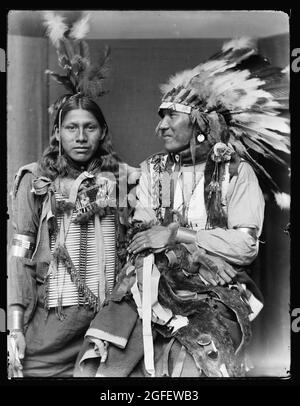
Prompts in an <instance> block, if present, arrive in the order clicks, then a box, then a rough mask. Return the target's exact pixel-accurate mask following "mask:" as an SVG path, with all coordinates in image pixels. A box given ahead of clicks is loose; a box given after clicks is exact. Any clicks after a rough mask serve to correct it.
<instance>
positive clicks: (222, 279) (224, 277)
mask: <svg viewBox="0 0 300 406" xmlns="http://www.w3.org/2000/svg"><path fill="white" fill-rule="evenodd" d="M194 255H195V257H194V261H193V262H194V264H193V265H194V266H195V265H196V264H197V263H198V264H199V270H198V272H199V274H200V275H201V277H202V278H203V279H204V280H205V281H207V282H208V283H210V284H212V285H214V286H216V285H222V286H223V285H225V284H228V283H230V282H232V281H233V279H234V278H235V277H236V275H237V271H236V270H235V269H234V268H233V267H232V266H231V265H230V264H228V263H227V262H226V261H225V260H224V259H222V258H220V257H216V256H214V255H209V254H206V253H205V254H203V252H202V251H200V252H199V255H198V258H197V253H195V254H194Z"/></svg>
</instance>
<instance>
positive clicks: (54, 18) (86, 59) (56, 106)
mask: <svg viewBox="0 0 300 406" xmlns="http://www.w3.org/2000/svg"><path fill="white" fill-rule="evenodd" d="M89 17H90V16H89V14H87V13H83V14H82V15H81V17H80V18H79V19H78V20H77V21H75V22H74V23H73V24H67V23H66V22H65V21H66V17H64V16H62V15H58V14H55V13H54V12H52V11H47V12H44V13H43V19H44V26H45V27H46V35H47V36H48V37H49V38H50V40H51V42H52V44H53V45H54V47H55V48H56V53H57V56H58V64H59V66H60V67H61V68H62V69H63V70H64V71H65V74H64V75H63V74H59V73H56V72H53V71H51V70H46V73H47V74H48V75H50V76H51V77H52V78H53V79H54V80H55V81H56V82H57V83H59V84H61V85H63V86H64V87H65V89H66V90H67V92H68V93H67V94H64V95H62V96H60V97H59V98H58V99H57V100H56V101H55V103H53V104H52V106H50V108H49V112H50V113H51V114H54V116H55V117H56V116H57V114H59V113H60V112H61V108H62V107H63V105H64V103H65V102H66V101H67V100H68V99H69V98H70V97H80V95H81V96H87V97H90V98H91V99H93V101H95V99H96V98H97V97H100V96H103V95H104V94H105V93H107V90H105V88H104V83H105V80H106V78H107V77H108V74H109V70H110V48H109V47H106V48H105V50H104V57H103V60H102V62H101V63H99V64H95V63H91V59H90V53H89V47H88V44H87V42H86V41H85V40H84V38H85V36H86V35H87V33H88V31H89ZM59 121H60V120H59ZM59 125H60V122H59Z"/></svg>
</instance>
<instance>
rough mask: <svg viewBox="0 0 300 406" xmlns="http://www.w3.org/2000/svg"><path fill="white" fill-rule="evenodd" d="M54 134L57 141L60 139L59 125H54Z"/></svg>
mask: <svg viewBox="0 0 300 406" xmlns="http://www.w3.org/2000/svg"><path fill="white" fill-rule="evenodd" d="M54 135H55V139H56V141H59V131H58V128H57V126H55V127H54Z"/></svg>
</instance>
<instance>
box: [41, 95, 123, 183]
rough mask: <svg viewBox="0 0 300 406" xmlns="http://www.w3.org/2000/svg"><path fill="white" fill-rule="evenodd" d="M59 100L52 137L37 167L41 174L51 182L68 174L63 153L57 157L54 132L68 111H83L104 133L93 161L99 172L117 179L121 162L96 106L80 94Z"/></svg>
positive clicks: (67, 165)
mask: <svg viewBox="0 0 300 406" xmlns="http://www.w3.org/2000/svg"><path fill="white" fill-rule="evenodd" d="M61 100H62V105H61V107H60V108H58V110H57V113H56V117H55V120H54V122H53V128H52V136H51V139H50V143H49V146H48V147H47V148H46V149H45V151H44V152H43V154H42V156H41V158H40V160H39V167H40V170H41V172H42V174H43V175H44V176H47V177H49V178H50V179H52V180H54V179H55V178H56V177H57V176H58V175H61V176H65V175H67V174H68V171H69V164H68V161H67V159H66V157H65V156H64V155H63V151H62V155H61V156H59V142H58V141H57V139H56V137H55V131H56V129H57V128H59V124H60V123H59V120H60V122H61V123H62V122H63V120H64V118H65V116H66V114H67V113H68V112H69V111H71V110H77V109H83V110H87V111H89V112H90V113H91V114H93V116H94V117H95V118H96V119H97V121H98V123H99V125H100V127H101V129H102V132H103V133H104V138H103V139H102V141H101V142H100V144H99V147H98V149H97V151H96V153H95V155H94V156H93V159H95V158H98V159H99V160H100V162H101V164H100V169H101V171H105V172H112V173H114V174H115V176H116V177H117V174H118V163H119V162H122V160H121V159H120V158H119V156H118V155H117V153H116V152H115V151H114V149H113V146H112V140H111V137H110V134H109V131H108V126H107V123H106V121H105V118H104V116H103V113H102V111H101V109H100V107H99V106H98V104H97V103H96V102H94V101H93V100H92V99H91V98H90V97H88V96H83V95H81V94H76V95H64V96H62V97H61Z"/></svg>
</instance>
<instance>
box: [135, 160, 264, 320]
mask: <svg viewBox="0 0 300 406" xmlns="http://www.w3.org/2000/svg"><path fill="white" fill-rule="evenodd" d="M159 155H161V156H160V158H161V159H160V162H162V171H161V173H163V172H164V164H165V163H166V161H167V155H166V154H159ZM156 157H157V156H156ZM156 157H155V158H156ZM155 161H157V159H153V157H150V158H148V159H147V160H146V161H144V162H143V163H142V164H141V168H142V174H141V177H140V181H139V185H138V187H137V202H136V207H135V213H134V217H133V221H142V222H144V223H148V222H154V223H157V222H161V219H162V218H163V216H164V214H165V210H166V209H165V208H162V206H163V205H164V198H159V196H158V195H159V191H158V190H159V187H160V188H161V186H158V184H159V183H162V182H164V181H163V180H161V179H159V175H158V173H157V172H158V171H157V169H156V168H155V164H154V162H155ZM204 168H205V163H200V164H196V165H195V178H193V168H192V166H187V167H184V166H181V167H180V168H179V170H178V172H177V173H174V169H175V165H174V167H173V168H172V175H173V176H174V179H175V187H174V200H173V209H174V210H175V211H177V212H178V213H179V216H180V215H181V214H182V213H183V209H184V208H185V212H186V217H187V225H188V227H189V228H190V229H193V230H196V231H197V235H196V243H197V244H198V245H199V247H201V248H204V249H205V250H206V251H207V252H208V253H211V254H215V255H217V256H219V257H221V258H223V259H224V260H226V261H227V262H228V263H230V264H232V265H234V266H237V267H245V266H248V265H250V264H251V263H252V262H253V260H254V259H255V258H256V256H257V254H258V248H259V240H258V237H259V236H260V234H261V231H262V227H263V220H264V208H265V201H264V197H263V193H262V191H261V189H260V186H259V183H258V180H257V177H256V175H255V173H254V170H253V169H252V167H251V165H250V164H248V163H247V162H245V161H243V160H241V162H240V164H239V165H238V167H237V169H236V170H235V172H234V173H233V174H232V175H233V176H229V170H228V168H227V175H226V176H227V179H226V176H225V180H224V182H223V185H222V205H223V208H224V210H225V212H226V214H227V219H228V223H227V228H226V229H225V228H214V229H205V226H206V220H207V215H206V209H205V203H204ZM166 200H168V193H167V198H166ZM168 203H169V202H166V206H167V205H168ZM175 221H176V220H175ZM243 228H251V229H254V230H255V231H256V236H257V239H254V238H253V237H252V236H251V235H250V234H248V233H246V232H243V231H241V230H239V229H243ZM239 276H240V282H241V283H244V284H245V285H247V287H248V288H249V289H248V293H249V295H250V293H253V294H254V295H251V300H250V306H251V308H252V310H253V314H252V319H253V318H254V317H256V315H257V314H258V313H259V311H260V310H261V308H262V302H263V298H262V295H261V293H260V292H259V290H258V289H257V287H256V285H255V284H254V282H253V281H252V280H251V278H250V277H249V276H248V275H247V274H246V272H240V273H239ZM238 280H239V279H238Z"/></svg>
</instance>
